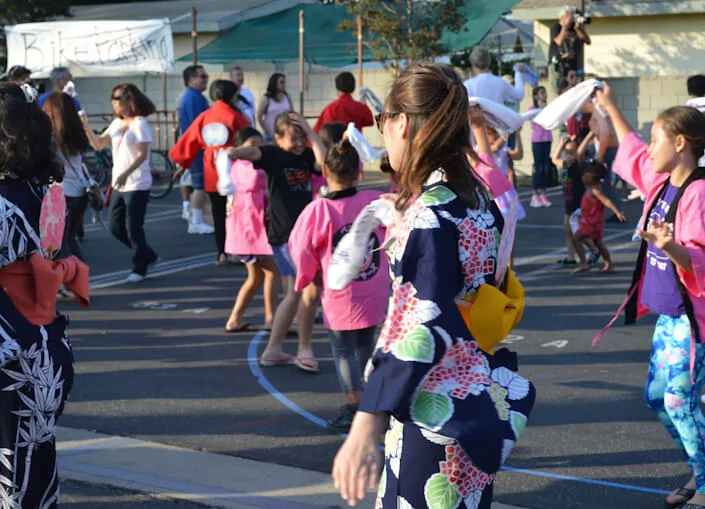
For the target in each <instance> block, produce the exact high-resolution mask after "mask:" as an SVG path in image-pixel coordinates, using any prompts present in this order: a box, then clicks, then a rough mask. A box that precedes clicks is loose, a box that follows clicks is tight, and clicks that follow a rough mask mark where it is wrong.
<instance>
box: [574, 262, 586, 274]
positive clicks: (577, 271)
mask: <svg viewBox="0 0 705 509" xmlns="http://www.w3.org/2000/svg"><path fill="white" fill-rule="evenodd" d="M589 270H590V265H589V264H587V263H581V264H580V267H578V268H577V269H573V270H572V271H571V274H582V273H583V272H587V271H589Z"/></svg>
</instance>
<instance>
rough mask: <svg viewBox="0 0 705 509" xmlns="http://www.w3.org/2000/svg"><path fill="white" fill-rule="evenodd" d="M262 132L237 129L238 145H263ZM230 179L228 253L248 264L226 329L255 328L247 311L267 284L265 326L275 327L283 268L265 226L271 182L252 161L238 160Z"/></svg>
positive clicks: (228, 330) (250, 128)
mask: <svg viewBox="0 0 705 509" xmlns="http://www.w3.org/2000/svg"><path fill="white" fill-rule="evenodd" d="M263 142H264V141H263V139H262V135H261V134H260V133H259V132H258V131H257V130H256V129H253V128H252V127H245V128H244V129H241V130H240V131H238V132H237V134H236V135H235V139H234V144H235V146H236V147H257V146H260V145H262V144H263ZM230 178H231V180H232V182H233V184H234V186H235V194H234V195H233V196H232V203H231V205H230V207H229V210H228V214H227V217H226V224H225V228H226V232H225V252H226V253H228V254H232V255H236V256H239V257H240V260H241V261H242V262H243V263H245V264H246V266H247V280H246V281H245V283H244V284H243V285H242V287H241V288H240V292H239V293H238V294H237V299H236V300H235V305H234V306H233V310H232V313H230V318H228V321H227V322H226V324H225V332H228V333H237V332H247V331H251V330H254V329H255V327H254V326H253V325H251V324H250V323H248V322H246V321H245V318H244V313H245V310H247V307H248V306H249V305H250V302H252V299H253V298H254V296H255V294H256V293H257V290H259V288H260V286H262V285H264V328H265V329H271V327H272V317H273V316H274V310H275V309H276V306H277V295H278V294H279V270H278V269H277V264H276V263H275V262H274V256H273V255H272V246H270V244H269V241H268V240H267V231H266V229H265V226H264V222H265V210H266V209H267V183H266V182H265V177H264V172H263V171H262V170H256V169H255V168H254V167H253V166H252V163H251V162H250V161H244V160H237V161H234V162H233V164H232V166H231V170H230Z"/></svg>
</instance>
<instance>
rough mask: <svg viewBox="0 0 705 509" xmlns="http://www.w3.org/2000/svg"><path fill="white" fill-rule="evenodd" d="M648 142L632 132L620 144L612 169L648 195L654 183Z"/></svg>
mask: <svg viewBox="0 0 705 509" xmlns="http://www.w3.org/2000/svg"><path fill="white" fill-rule="evenodd" d="M647 148H648V144H647V143H646V142H645V141H644V140H642V139H641V138H640V137H639V135H638V134H636V133H635V132H631V133H629V134H628V135H627V137H626V138H624V139H623V140H622V141H621V143H620V144H619V148H618V149H617V156H616V157H615V160H614V164H613V165H612V171H614V172H615V173H616V174H617V175H619V176H620V177H621V178H622V179H623V180H626V181H627V182H628V183H629V184H631V185H633V186H634V187H636V188H637V189H638V190H639V191H641V192H642V194H644V195H645V196H648V194H649V192H650V191H651V188H652V187H653V185H654V180H655V178H656V174H655V173H654V165H653V163H652V162H651V159H649V155H648V154H647V153H646V149H647Z"/></svg>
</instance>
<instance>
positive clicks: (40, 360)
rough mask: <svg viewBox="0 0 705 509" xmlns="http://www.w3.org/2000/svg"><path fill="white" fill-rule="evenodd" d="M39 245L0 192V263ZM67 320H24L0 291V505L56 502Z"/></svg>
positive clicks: (66, 381) (68, 371)
mask: <svg viewBox="0 0 705 509" xmlns="http://www.w3.org/2000/svg"><path fill="white" fill-rule="evenodd" d="M40 245H41V241H40V239H39V237H38V235H37V234H36V231H35V230H34V228H32V226H31V225H30V224H29V222H28V221H27V220H26V218H25V216H24V214H23V213H22V211H21V210H20V208H19V207H17V206H16V205H14V204H12V203H11V202H9V201H7V200H6V199H5V198H2V197H0V268H1V267H5V266H6V265H9V264H11V263H13V262H14V261H15V260H26V259H28V258H29V256H30V255H32V254H35V253H40V252H41V247H40ZM67 323H68V321H67V319H66V317H64V316H62V315H58V316H57V318H56V319H55V320H54V322H52V323H51V324H48V325H45V326H36V325H33V324H31V323H30V322H29V321H27V319H26V318H25V317H24V316H23V315H22V314H21V313H20V312H19V311H18V310H17V308H16V307H15V306H14V304H13V303H12V301H11V300H10V298H9V297H8V296H7V294H6V293H5V292H4V290H3V289H2V288H0V509H50V508H54V507H58V502H59V478H58V476H57V471H56V436H55V435H56V420H57V419H58V417H59V416H60V415H61V413H62V411H63V407H64V403H65V401H66V397H67V396H68V393H69V391H70V390H71V385H72V383H73V357H72V354H71V345H70V343H69V341H68V338H67V337H66V334H65V330H66V326H67Z"/></svg>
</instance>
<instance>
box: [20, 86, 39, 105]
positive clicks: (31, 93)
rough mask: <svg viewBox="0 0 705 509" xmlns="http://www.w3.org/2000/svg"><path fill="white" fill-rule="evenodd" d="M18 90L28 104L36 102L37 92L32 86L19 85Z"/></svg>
mask: <svg viewBox="0 0 705 509" xmlns="http://www.w3.org/2000/svg"><path fill="white" fill-rule="evenodd" d="M20 88H21V89H22V92H23V93H24V98H25V100H26V101H27V102H28V103H33V102H34V101H36V100H37V97H38V96H39V92H37V90H36V89H35V88H34V87H33V86H32V85H30V84H29V83H25V84H24V85H20Z"/></svg>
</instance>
